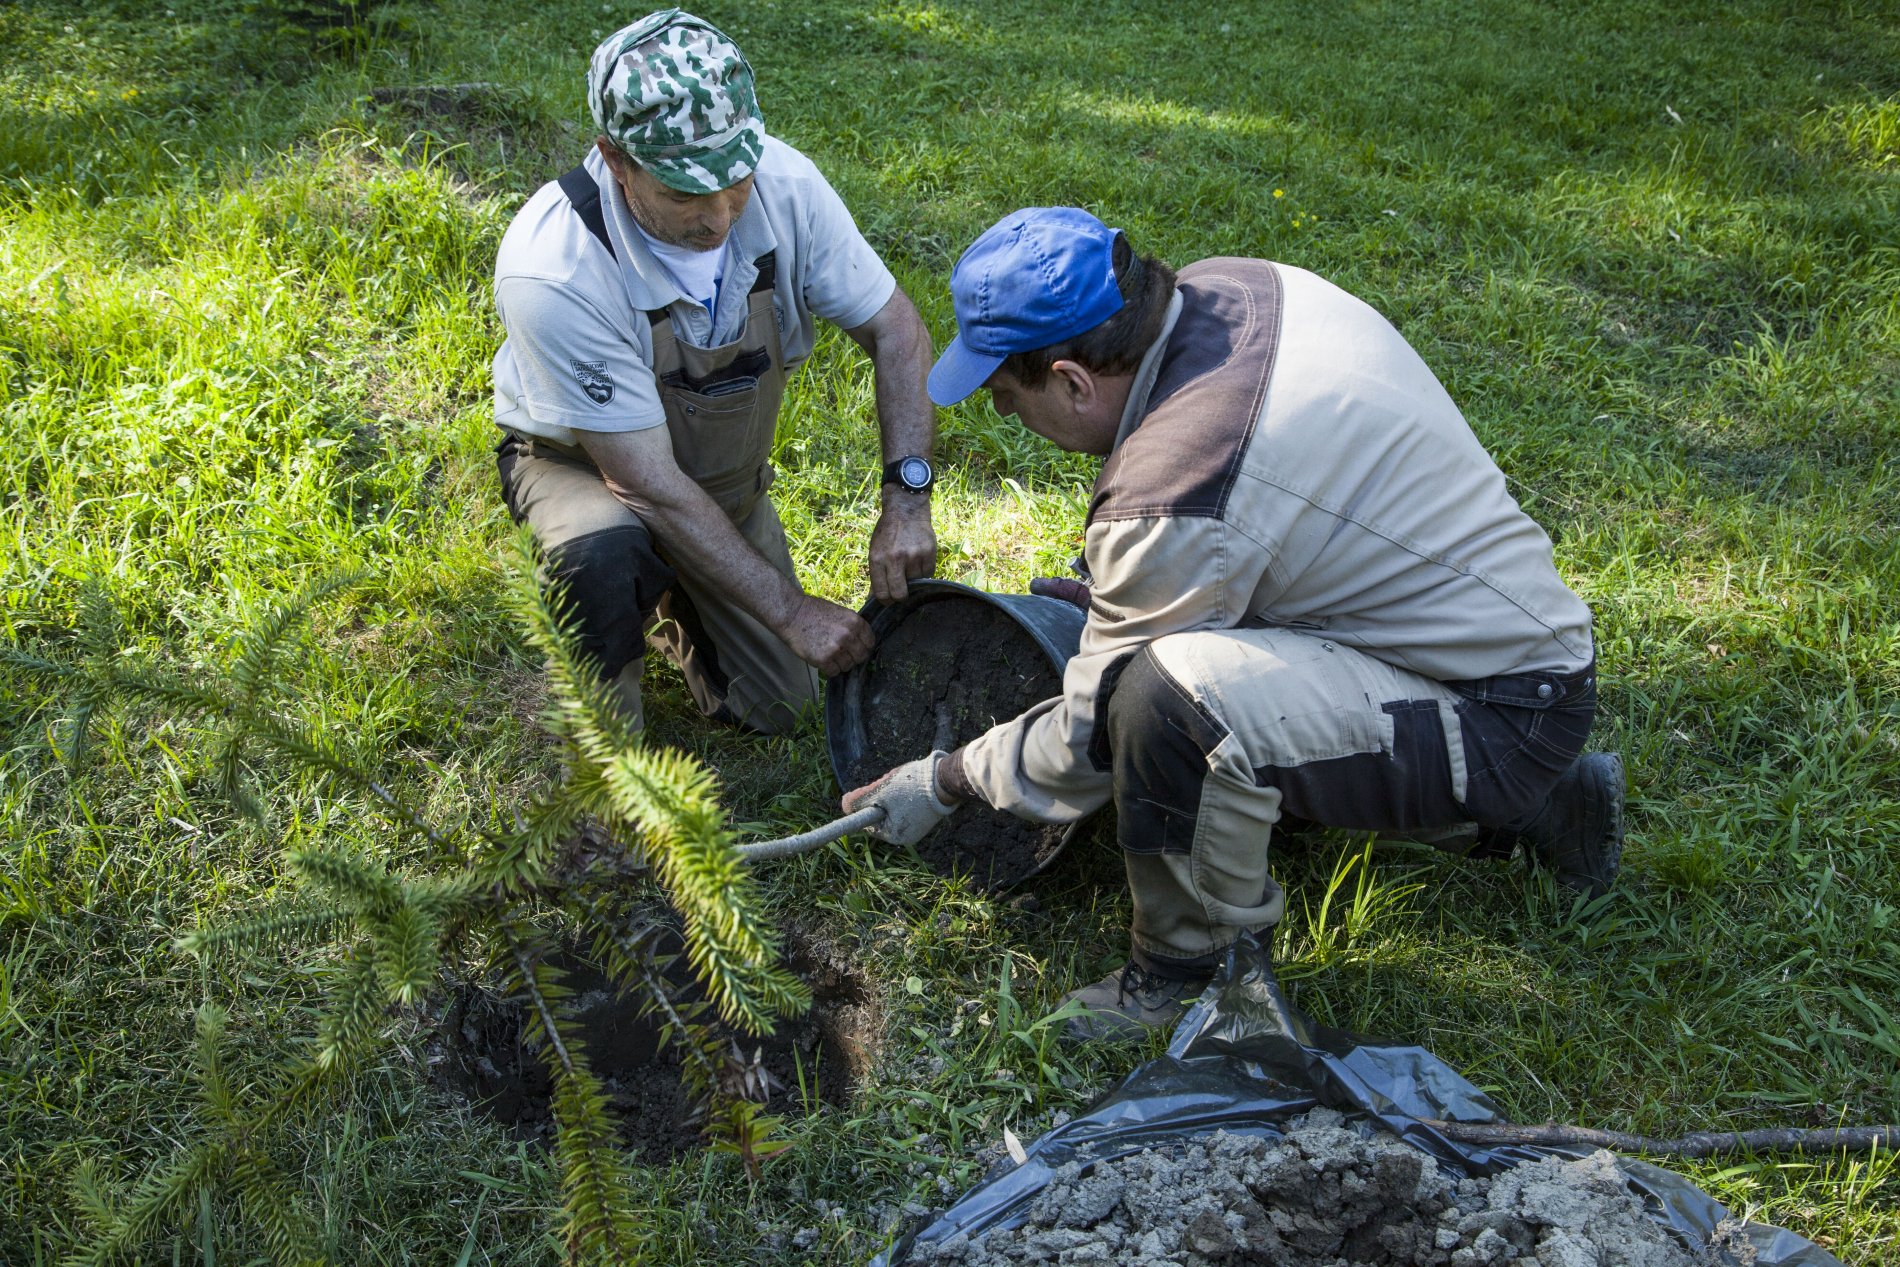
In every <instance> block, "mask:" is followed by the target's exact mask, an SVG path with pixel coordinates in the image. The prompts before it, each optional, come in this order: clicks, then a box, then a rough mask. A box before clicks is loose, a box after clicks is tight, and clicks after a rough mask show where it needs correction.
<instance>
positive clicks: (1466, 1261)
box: [904, 1109, 1753, 1267]
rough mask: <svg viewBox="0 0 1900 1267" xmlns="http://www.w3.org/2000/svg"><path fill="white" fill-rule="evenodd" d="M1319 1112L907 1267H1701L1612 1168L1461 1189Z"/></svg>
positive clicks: (1064, 1183)
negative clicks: (1282, 1130) (1515, 1266)
mask: <svg viewBox="0 0 1900 1267" xmlns="http://www.w3.org/2000/svg"><path fill="white" fill-rule="evenodd" d="M1343 1121H1344V1119H1343V1118H1341V1117H1340V1115H1339V1114H1337V1113H1334V1112H1332V1111H1331V1110H1327V1109H1316V1110H1314V1111H1313V1112H1311V1113H1309V1114H1307V1115H1306V1116H1305V1117H1304V1118H1302V1119H1299V1120H1298V1121H1296V1122H1295V1123H1293V1126H1292V1128H1291V1129H1290V1131H1289V1132H1288V1134H1287V1135H1286V1136H1285V1137H1284V1138H1282V1139H1262V1138H1259V1137H1255V1136H1247V1135H1229V1134H1226V1133H1224V1132H1221V1133H1216V1134H1214V1135H1211V1136H1208V1137H1206V1138H1205V1139H1200V1140H1195V1141H1192V1142H1189V1143H1187V1144H1184V1145H1181V1146H1179V1147H1176V1148H1173V1149H1171V1150H1169V1151H1167V1152H1157V1151H1152V1150H1151V1151H1148V1152H1144V1153H1140V1154H1137V1155H1135V1156H1131V1157H1125V1158H1121V1159H1119V1160H1117V1161H1111V1162H1103V1163H1100V1164H1097V1165H1095V1166H1093V1167H1086V1166H1084V1165H1083V1164H1080V1163H1077V1162H1070V1163H1068V1164H1067V1165H1065V1166H1063V1167H1062V1168H1061V1169H1060V1170H1058V1171H1057V1172H1056V1174H1055V1177H1054V1179H1053V1180H1052V1181H1051V1182H1050V1183H1049V1185H1048V1186H1047V1187H1046V1188H1045V1189H1044V1190H1043V1192H1042V1194H1041V1195H1040V1196H1038V1197H1037V1198H1036V1200H1035V1202H1034V1203H1033V1204H1032V1205H1031V1207H1030V1210H1029V1218H1028V1221H1027V1222H1026V1223H1025V1224H1024V1225H1023V1226H1021V1227H1019V1228H1014V1229H998V1230H996V1231H992V1232H990V1233H988V1234H987V1235H985V1236H982V1237H979V1238H977V1239H975V1240H972V1239H970V1238H969V1237H967V1236H964V1235H958V1236H957V1237H955V1238H953V1239H950V1240H947V1241H943V1242H940V1243H936V1244H928V1245H921V1244H920V1245H918V1246H917V1247H916V1248H915V1249H914V1250H913V1251H912V1252H911V1254H910V1255H909V1257H907V1258H906V1259H905V1260H904V1262H905V1263H906V1265H907V1267H921V1265H924V1264H929V1265H931V1267H951V1265H952V1264H955V1265H956V1267H1016V1265H1017V1264H1034V1263H1052V1264H1053V1263H1062V1264H1069V1263H1117V1264H1129V1265H1130V1267H1204V1265H1212V1264H1220V1265H1222V1267H1238V1265H1240V1264H1272V1267H1501V1265H1502V1264H1509V1263H1522V1264H1526V1267H1533V1265H1534V1267H1705V1265H1714V1264H1735V1263H1747V1262H1749V1261H1752V1258H1753V1255H1752V1253H1748V1252H1746V1251H1744V1252H1743V1253H1742V1254H1741V1255H1740V1256H1735V1255H1731V1254H1730V1253H1728V1252H1727V1251H1726V1249H1724V1248H1716V1247H1703V1248H1701V1249H1696V1250H1692V1249H1690V1248H1688V1247H1687V1246H1685V1245H1683V1244H1682V1243H1681V1242H1680V1241H1679V1240H1678V1239H1676V1238H1675V1236H1674V1235H1673V1234H1672V1233H1670V1232H1668V1231H1666V1230H1664V1229H1663V1228H1662V1227H1661V1226H1660V1225H1658V1224H1656V1223H1654V1222H1652V1221H1650V1220H1649V1219H1648V1218H1646V1217H1644V1214H1643V1203H1642V1200H1641V1198H1640V1197H1638V1196H1637V1195H1635V1194H1634V1193H1632V1192H1631V1191H1630V1189H1629V1188H1628V1186H1627V1185H1626V1183H1625V1181H1624V1179H1623V1176H1622V1175H1621V1173H1620V1172H1618V1171H1617V1169H1616V1167H1615V1164H1614V1159H1613V1158H1612V1157H1611V1155H1610V1154H1609V1153H1604V1152H1599V1153H1596V1154H1593V1155H1592V1156H1589V1157H1586V1158H1584V1159H1582V1160H1580V1161H1559V1160H1557V1159H1554V1158H1552V1159H1546V1160H1544V1161H1541V1162H1536V1163H1528V1164H1525V1165H1521V1166H1517V1167H1515V1168H1513V1169H1511V1170H1508V1171H1505V1172H1504V1173H1503V1174H1500V1175H1498V1176H1497V1177H1496V1178H1492V1179H1467V1178H1459V1177H1457V1176H1454V1175H1452V1174H1450V1173H1447V1172H1446V1171H1443V1170H1441V1169H1439V1167H1438V1165H1437V1163H1436V1162H1434V1161H1433V1160H1432V1158H1430V1157H1429V1156H1427V1155H1426V1154H1424V1153H1422V1152H1419V1151H1418V1150H1417V1149H1414V1148H1411V1147H1409V1146H1408V1145H1406V1144H1403V1143H1400V1142H1399V1141H1397V1140H1395V1139H1391V1138H1387V1137H1383V1136H1375V1137H1372V1138H1367V1137H1365V1136H1361V1135H1360V1134H1359V1133H1358V1132H1356V1131H1354V1130H1351V1129H1349V1128H1347V1127H1345V1126H1344V1125H1343V1124H1342V1123H1343Z"/></svg>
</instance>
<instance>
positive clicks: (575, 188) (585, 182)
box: [559, 166, 614, 255]
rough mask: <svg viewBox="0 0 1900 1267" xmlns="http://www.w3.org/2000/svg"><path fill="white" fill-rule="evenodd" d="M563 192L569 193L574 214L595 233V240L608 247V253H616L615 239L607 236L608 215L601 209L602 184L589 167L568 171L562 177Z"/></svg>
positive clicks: (568, 196) (569, 200)
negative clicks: (595, 178) (590, 172)
mask: <svg viewBox="0 0 1900 1267" xmlns="http://www.w3.org/2000/svg"><path fill="white" fill-rule="evenodd" d="M559 183H560V186H561V192H562V193H564V194H566V195H567V201H568V203H569V204H570V205H571V206H572V207H573V208H574V214H575V215H577V216H579V217H580V218H581V223H582V224H584V225H586V226H587V231H588V232H589V233H591V234H593V235H594V239H595V241H597V242H599V243H600V244H601V245H602V246H604V247H606V248H607V254H609V255H612V254H613V253H614V244H613V240H612V239H611V238H609V237H608V236H607V215H606V213H605V212H603V211H602V210H601V209H600V186H599V185H596V184H595V183H594V178H593V176H591V175H590V174H589V173H588V171H587V168H586V167H584V166H582V167H576V168H574V169H573V170H572V171H569V172H566V173H564V174H563V175H562V176H561V179H560V182H559Z"/></svg>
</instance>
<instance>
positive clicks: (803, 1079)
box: [434, 935, 879, 1164]
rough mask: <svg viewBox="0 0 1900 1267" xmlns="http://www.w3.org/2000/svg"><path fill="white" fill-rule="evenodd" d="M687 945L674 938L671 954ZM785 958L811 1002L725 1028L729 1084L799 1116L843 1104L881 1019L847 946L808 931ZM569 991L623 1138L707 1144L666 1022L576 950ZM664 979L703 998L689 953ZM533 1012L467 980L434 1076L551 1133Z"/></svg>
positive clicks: (651, 1156) (683, 1146) (670, 1147)
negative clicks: (752, 1029) (796, 1011)
mask: <svg viewBox="0 0 1900 1267" xmlns="http://www.w3.org/2000/svg"><path fill="white" fill-rule="evenodd" d="M678 949H679V943H678V940H677V938H675V939H673V944H672V945H670V946H669V947H668V948H667V950H668V953H672V952H674V951H677V950H678ZM785 957H786V962H787V963H788V965H789V966H790V967H791V969H792V970H793V971H794V972H796V973H797V974H798V975H799V976H800V977H801V978H802V979H803V980H804V981H806V982H807V983H808V984H809V985H810V986H811V990H812V1006H811V1010H810V1011H809V1012H807V1013H806V1014H805V1015H804V1016H800V1017H794V1018H791V1019H789V1020H783V1021H780V1022H779V1025H778V1031H777V1032H776V1033H774V1034H770V1035H764V1036H757V1037H755V1036H752V1035H747V1034H742V1033H738V1032H737V1031H732V1032H730V1033H728V1034H727V1036H726V1049H727V1055H728V1059H729V1067H728V1079H729V1083H728V1085H736V1086H740V1087H743V1088H744V1094H745V1095H746V1097H747V1098H749V1099H752V1100H757V1101H760V1102H761V1103H762V1104H763V1105H764V1111H765V1112H766V1113H769V1114H773V1115H777V1116H794V1117H795V1116H803V1115H805V1114H808V1113H815V1112H819V1111H821V1110H822V1109H823V1108H824V1107H825V1106H827V1105H830V1106H841V1105H843V1104H845V1103H846V1102H847V1101H848V1100H849V1099H850V1096H851V1092H852V1090H853V1088H854V1087H855V1086H856V1085H857V1083H858V1081H859V1080H860V1079H861V1078H863V1077H864V1076H865V1074H866V1073H867V1072H868V1070H869V1068H870V1065H871V1062H872V1059H873V1057H874V1055H875V1047H876V1037H877V1032H878V1019H879V1018H878V1015H877V1010H876V1008H875V1006H874V1005H873V1004H872V1003H871V1002H870V994H869V992H868V991H867V990H866V989H865V988H864V985H863V982H862V979H861V978H860V977H859V976H858V974H857V973H856V971H855V969H854V967H853V966H852V965H851V964H850V963H849V962H848V960H847V959H846V958H845V956H844V954H843V952H841V951H839V950H838V948H837V947H836V946H834V945H832V944H831V943H829V942H828V941H826V940H824V939H822V938H820V937H817V936H810V935H793V936H788V938H787V945H786V953H785ZM555 966H556V968H557V969H558V971H559V972H560V974H561V976H562V979H563V980H564V982H565V984H566V986H567V989H568V991H569V997H568V1000H567V1004H566V1009H567V1012H568V1016H569V1019H568V1021H567V1025H566V1027H565V1029H564V1030H563V1034H564V1035H565V1036H567V1038H568V1039H569V1040H570V1041H572V1042H575V1043H576V1044H577V1045H579V1046H580V1047H582V1048H583V1049H584V1050H585V1051H586V1053H587V1060H588V1064H589V1066H590V1067H591V1068H592V1069H593V1071H594V1074H595V1076H596V1077H598V1078H599V1079H600V1080H601V1083H602V1084H603V1086H604V1087H605V1089H606V1092H607V1103H608V1110H609V1112H610V1113H612V1114H613V1115H614V1117H615V1118H616V1119H618V1121H619V1123H620V1135H621V1140H622V1142H623V1143H625V1144H626V1146H627V1147H629V1148H630V1149H632V1150H633V1151H634V1152H635V1153H637V1154H639V1156H640V1158H641V1160H643V1161H646V1162H648V1163H653V1164H657V1163H662V1162H666V1161H669V1160H672V1159H673V1158H676V1157H679V1156H681V1155H682V1154H685V1153H688V1152H691V1151H692V1150H694V1149H695V1148H698V1147H700V1146H701V1144H702V1143H703V1141H702V1139H701V1137H700V1128H701V1126H702V1125H703V1113H702V1112H701V1111H700V1109H699V1108H698V1106H696V1105H694V1104H693V1103H692V1102H691V1101H690V1100H689V1099H688V1098H687V1094H686V1090H685V1087H684V1085H683V1082H682V1076H681V1069H680V1061H679V1057H678V1054H677V1052H676V1050H675V1048H674V1045H673V1044H671V1043H669V1044H666V1045H665V1046H664V1047H663V1046H662V1045H661V1043H660V1024H659V1022H658V1020H657V1019H656V1018H654V1017H653V1016H640V1015H637V1011H638V1008H637V1004H636V1001H635V1000H634V999H632V998H626V997H617V996H616V995H615V992H614V988H613V986H612V984H611V983H610V982H609V981H608V979H607V976H606V974H605V973H603V972H602V971H601V970H600V969H599V968H598V967H596V966H595V965H593V964H592V963H589V962H588V961H587V960H586V959H584V958H582V957H581V956H580V955H578V954H574V953H571V952H570V953H566V954H563V955H561V956H560V957H558V958H557V959H556V961H555ZM668 976H669V977H670V978H671V979H673V980H674V981H675V983H676V985H677V986H678V987H679V988H678V991H677V993H676V994H675V1001H676V1002H681V1003H684V1002H688V1001H692V1000H697V999H700V998H703V997H704V993H703V991H702V990H701V989H700V988H699V986H698V984H697V983H696V982H693V981H692V980H691V979H690V970H689V969H688V968H687V966H686V961H685V958H684V956H683V955H682V956H681V957H679V958H676V959H675V960H674V961H673V964H672V965H671V967H670V968H669V969H668ZM528 1012H529V1009H528V1007H527V1005H526V1004H524V1003H523V1002H522V1001H521V1000H518V999H510V998H505V997H503V996H501V995H500V994H498V993H497V992H496V991H495V990H494V989H492V988H489V987H485V986H482V985H471V986H468V987H466V988H465V989H463V990H462V991H461V992H460V993H459V994H458V995H457V997H456V998H455V999H454V1001H453V1003H452V1004H451V1005H450V1007H449V1010H448V1014H447V1016H446V1017H445V1018H444V1020H443V1024H442V1030H441V1035H440V1039H439V1041H438V1043H437V1047H436V1051H435V1061H434V1063H435V1070H436V1077H437V1080H438V1081H439V1082H441V1083H442V1084H443V1085H445V1086H447V1087H449V1088H451V1089H452V1090H454V1091H455V1092H457V1093H458V1094H460V1095H462V1096H464V1097H465V1098H467V1099H468V1100H469V1101H470V1102H471V1103H472V1104H474V1105H475V1106H476V1108H477V1110H478V1111H480V1112H482V1113H484V1114H486V1115H487V1116H489V1117H491V1118H493V1119H495V1120H496V1121H498V1122H502V1123H504V1124H506V1125H507V1126H509V1127H511V1128H513V1129H514V1130H515V1131H516V1132H517V1133H518V1134H519V1135H521V1136H522V1137H523V1138H529V1139H538V1138H544V1137H545V1136H546V1135H547V1134H548V1132H549V1131H550V1130H551V1128H552V1126H553V1119H552V1114H551V1111H550V1106H549V1093H550V1088H551V1081H550V1075H549V1072H548V1067H547V1064H546V1063H545V1060H544V1057H546V1056H547V1055H548V1053H546V1052H545V1050H543V1049H537V1048H536V1047H534V1046H531V1045H530V1043H529V1041H528V1034H529V1031H530V1025H529V1015H528Z"/></svg>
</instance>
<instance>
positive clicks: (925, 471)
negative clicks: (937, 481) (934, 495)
mask: <svg viewBox="0 0 1900 1267" xmlns="http://www.w3.org/2000/svg"><path fill="white" fill-rule="evenodd" d="M897 478H898V479H900V480H902V481H903V483H904V487H905V488H926V487H928V486H929V484H930V463H928V462H926V461H924V460H923V459H922V458H905V459H904V460H903V461H902V462H900V463H898V466H897Z"/></svg>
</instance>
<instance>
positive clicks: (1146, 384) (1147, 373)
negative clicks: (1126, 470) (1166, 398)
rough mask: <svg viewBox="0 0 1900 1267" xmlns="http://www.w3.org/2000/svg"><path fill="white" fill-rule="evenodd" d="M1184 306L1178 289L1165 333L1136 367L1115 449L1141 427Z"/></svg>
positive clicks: (1171, 300)
mask: <svg viewBox="0 0 1900 1267" xmlns="http://www.w3.org/2000/svg"><path fill="white" fill-rule="evenodd" d="M1182 303H1183V301H1182V299H1181V289H1180V287H1178V286H1177V287H1175V291H1174V294H1173V295H1172V296H1171V297H1170V298H1169V299H1168V315H1167V316H1166V317H1164V318H1162V320H1161V333H1160V334H1158V335H1156V336H1155V341H1154V342H1153V343H1150V344H1149V345H1148V350H1147V351H1146V352H1143V353H1142V354H1141V364H1140V365H1137V366H1136V367H1135V381H1134V384H1133V386H1131V387H1130V388H1129V389H1128V403H1127V404H1126V405H1124V406H1122V420H1121V422H1120V424H1118V425H1117V426H1116V428H1115V445H1114V449H1119V448H1121V444H1122V441H1123V440H1126V439H1127V438H1128V436H1129V434H1130V433H1131V432H1133V431H1134V429H1135V428H1136V427H1137V426H1139V425H1140V423H1141V420H1142V418H1143V417H1144V416H1146V414H1147V412H1148V397H1149V396H1151V395H1153V394H1154V389H1155V378H1156V376H1157V375H1159V374H1160V373H1161V357H1162V354H1163V353H1165V352H1166V351H1167V350H1168V339H1169V338H1170V337H1172V336H1173V334H1174V326H1175V323H1176V322H1178V321H1179V320H1180V319H1181V308H1182ZM1114 449H1111V450H1110V452H1113V451H1114Z"/></svg>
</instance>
